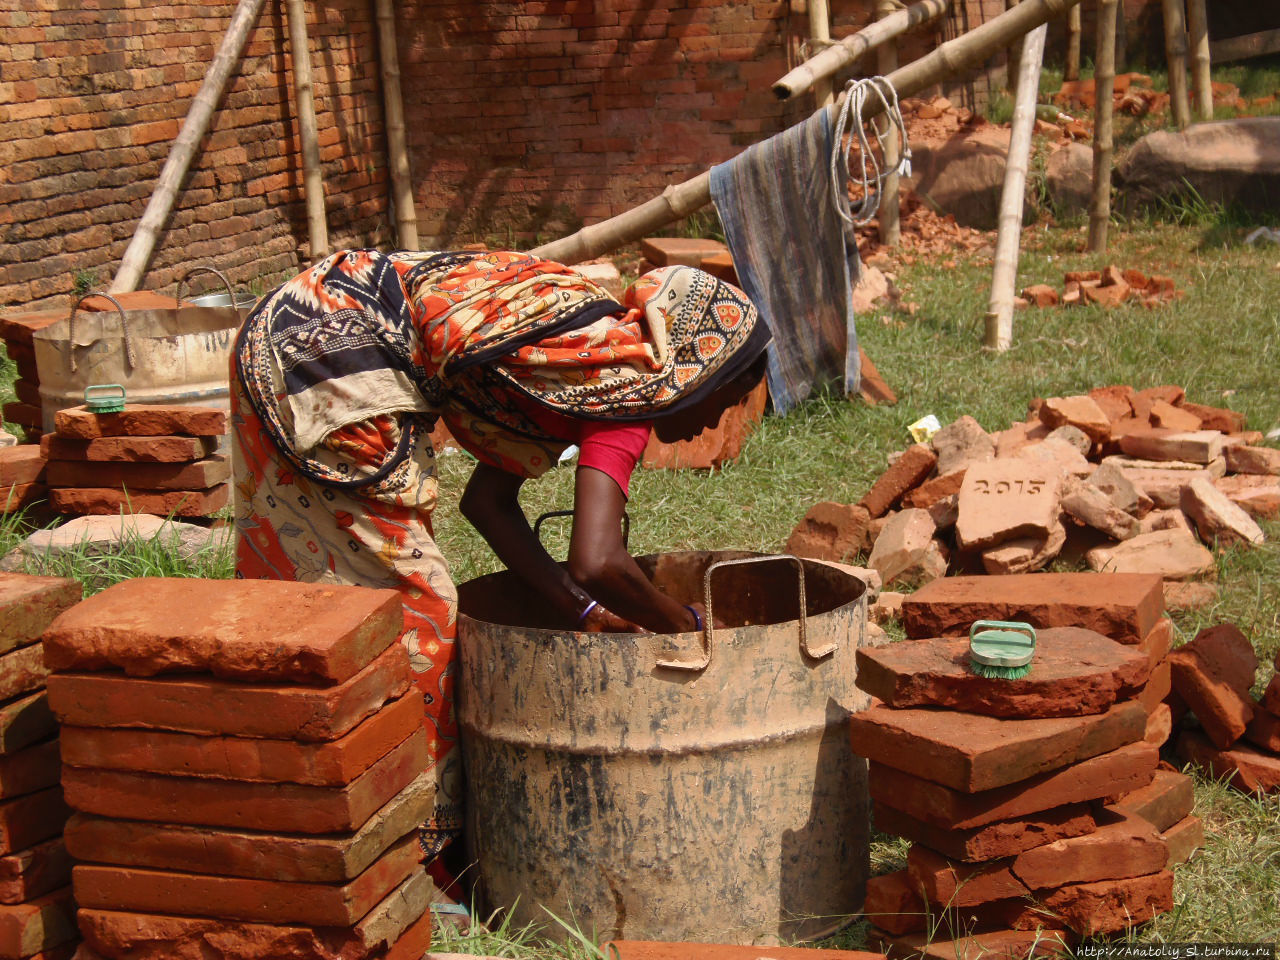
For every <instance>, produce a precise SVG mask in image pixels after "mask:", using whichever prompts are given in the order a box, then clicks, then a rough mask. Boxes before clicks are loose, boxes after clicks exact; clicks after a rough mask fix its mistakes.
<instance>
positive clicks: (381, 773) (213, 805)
mask: <svg viewBox="0 0 1280 960" xmlns="http://www.w3.org/2000/svg"><path fill="white" fill-rule="evenodd" d="M426 763H427V740H426V731H424V730H419V731H418V732H417V733H415V734H414V735H413V736H412V737H409V738H408V739H406V740H405V741H404V742H403V743H401V744H400V745H399V746H397V747H396V748H395V749H394V750H392V751H391V752H390V753H388V754H387V755H386V756H385V757H383V758H382V759H381V760H379V761H378V762H377V763H376V764H374V765H373V766H372V767H371V768H370V769H369V770H368V771H367V772H366V773H365V774H364V775H363V776H361V777H360V778H359V779H358V780H355V781H353V782H352V783H351V784H350V785H349V786H346V787H312V786H304V785H301V784H295V783H243V782H240V781H236V780H201V779H197V778H193V777H166V776H158V775H154V774H145V773H120V772H117V771H114V770H103V769H100V768H94V767H72V766H65V767H64V768H63V771H62V786H63V789H64V790H65V791H66V796H67V803H69V804H70V805H71V806H72V807H73V808H74V809H76V810H79V811H81V812H83V813H95V814H98V815H100V816H106V817H130V818H136V819H143V820H157V821H161V822H164V823H186V824H201V825H205V826H223V827H237V828H251V829H255V830H263V831H273V832H288V833H349V832H351V831H353V830H356V829H358V828H359V827H360V826H361V824H363V823H364V822H365V821H366V820H368V819H369V817H370V816H372V815H373V813H374V812H375V811H376V810H377V809H378V808H379V807H381V806H383V805H384V804H385V803H386V802H387V801H388V800H390V799H391V798H392V797H394V796H395V795H396V794H397V793H399V792H400V791H401V790H403V789H404V788H405V787H406V786H408V785H409V783H410V782H411V781H412V780H413V779H414V777H415V776H417V774H418V773H419V772H420V771H422V770H423V769H424V768H425V766H426Z"/></svg>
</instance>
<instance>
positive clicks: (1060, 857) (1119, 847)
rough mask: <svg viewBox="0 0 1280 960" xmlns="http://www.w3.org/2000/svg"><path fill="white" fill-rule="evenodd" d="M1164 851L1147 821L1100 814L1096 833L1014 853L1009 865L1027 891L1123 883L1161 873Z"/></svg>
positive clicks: (1134, 817) (1125, 816)
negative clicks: (1103, 881)
mask: <svg viewBox="0 0 1280 960" xmlns="http://www.w3.org/2000/svg"><path fill="white" fill-rule="evenodd" d="M1168 859H1169V849H1168V846H1167V845H1166V844H1165V842H1164V841H1163V840H1161V839H1160V834H1159V833H1158V832H1157V831H1156V829H1155V827H1153V826H1152V825H1151V824H1150V823H1148V822H1147V821H1146V820H1145V819H1143V818H1142V817H1139V816H1137V815H1134V814H1124V813H1117V812H1115V811H1103V812H1101V813H1099V815H1098V829H1097V830H1095V831H1094V832H1093V833H1090V834H1086V835H1085V836H1081V837H1072V838H1070V839H1067V840H1056V841H1054V842H1053V843H1050V844H1046V845H1045V846H1043V847H1036V848H1035V849H1034V850H1028V851H1026V852H1025V853H1020V854H1018V856H1017V857H1015V858H1014V859H1013V861H1012V863H1011V864H1010V865H1009V870H1010V871H1011V872H1012V874H1013V876H1015V877H1017V878H1018V879H1019V880H1021V881H1022V882H1023V883H1024V884H1026V886H1027V887H1028V888H1029V889H1031V890H1047V889H1049V888H1052V887H1059V886H1062V885H1063V884H1066V883H1093V882H1096V881H1099V880H1123V879H1125V878H1127V877H1141V876H1145V875H1147V874H1151V873H1156V872H1157V871H1160V870H1163V869H1164V868H1165V864H1166V863H1167V862H1168Z"/></svg>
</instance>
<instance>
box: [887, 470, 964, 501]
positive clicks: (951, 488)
mask: <svg viewBox="0 0 1280 960" xmlns="http://www.w3.org/2000/svg"><path fill="white" fill-rule="evenodd" d="M964 474H965V470H964V468H961V469H959V470H952V471H951V472H950V473H948V474H944V475H943V476H941V477H934V478H933V479H932V480H926V481H925V482H924V483H922V484H920V486H918V487H916V488H915V489H914V490H912V491H910V492H909V493H908V494H907V495H906V496H905V497H903V498H902V505H903V506H904V507H906V508H908V509H910V508H912V507H917V508H919V509H921V510H928V509H929V508H930V507H932V506H933V505H934V504H935V503H937V502H938V501H939V500H942V499H943V498H945V497H950V496H952V495H954V494H957V493H959V492H960V486H961V485H962V484H963V483H964Z"/></svg>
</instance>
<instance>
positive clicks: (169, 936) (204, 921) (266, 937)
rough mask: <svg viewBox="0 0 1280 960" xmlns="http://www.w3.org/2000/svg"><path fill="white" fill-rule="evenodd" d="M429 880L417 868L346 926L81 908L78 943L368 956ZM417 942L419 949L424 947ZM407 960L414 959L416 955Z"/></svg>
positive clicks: (418, 915)
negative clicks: (81, 939)
mask: <svg viewBox="0 0 1280 960" xmlns="http://www.w3.org/2000/svg"><path fill="white" fill-rule="evenodd" d="M430 897H431V882H430V880H429V879H428V878H427V876H426V874H425V873H423V872H422V871H421V870H418V871H415V872H414V873H412V874H411V875H410V876H409V878H408V879H407V880H405V881H404V882H403V883H401V884H400V885H399V886H398V887H397V888H396V889H395V890H393V891H392V892H391V893H390V894H388V895H387V896H386V897H384V898H383V900H382V902H381V903H379V904H378V905H377V906H376V907H374V908H373V910H371V911H370V913H369V914H368V915H367V916H366V917H364V918H363V919H362V920H361V921H360V923H358V924H357V925H356V926H354V927H351V928H338V929H328V928H322V929H315V928H312V927H301V926H284V925H277V924H262V923H243V922H235V921H229V920H215V919H210V918H206V917H178V916H170V915H158V914H148V913H127V912H124V911H117V910H83V909H82V910H81V911H80V912H79V918H78V919H79V922H80V928H81V931H82V932H83V934H84V937H85V942H86V943H88V944H90V945H91V946H92V948H93V949H95V950H97V951H100V952H101V953H102V954H103V955H104V956H111V957H121V956H127V957H129V958H130V960H207V958H208V956H209V954H208V951H209V948H210V946H209V945H210V941H211V940H213V941H216V942H217V945H218V947H217V949H218V957H219V960H264V958H272V960H277V958H278V960H375V958H379V960H381V958H384V957H385V956H386V955H385V954H383V953H382V952H381V951H382V950H384V949H385V945H386V944H387V942H388V941H389V940H390V941H392V942H395V943H399V942H400V941H402V940H403V939H404V937H407V936H413V935H416V934H411V933H410V931H412V930H413V928H414V925H415V924H417V923H419V922H421V919H422V917H427V919H428V922H429V920H430V914H429V911H427V910H426V909H425V908H426V907H427V905H428V901H429V900H430ZM426 950H427V947H426V946H424V947H423V948H422V951H423V952H425V951H426ZM413 960H421V954H419V955H418V956H415V957H414V958H413Z"/></svg>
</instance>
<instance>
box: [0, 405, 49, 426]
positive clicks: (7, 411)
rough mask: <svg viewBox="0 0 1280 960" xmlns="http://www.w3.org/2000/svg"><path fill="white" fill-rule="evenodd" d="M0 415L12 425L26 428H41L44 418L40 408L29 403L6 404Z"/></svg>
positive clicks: (0, 409)
mask: <svg viewBox="0 0 1280 960" xmlns="http://www.w3.org/2000/svg"><path fill="white" fill-rule="evenodd" d="M0 415H3V416H4V419H6V420H8V421H9V422H10V423H17V424H20V425H21V426H24V427H39V426H40V423H41V417H42V414H41V412H40V408H39V407H36V406H32V405H31V404H29V403H6V404H5V405H4V406H3V407H0Z"/></svg>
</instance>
